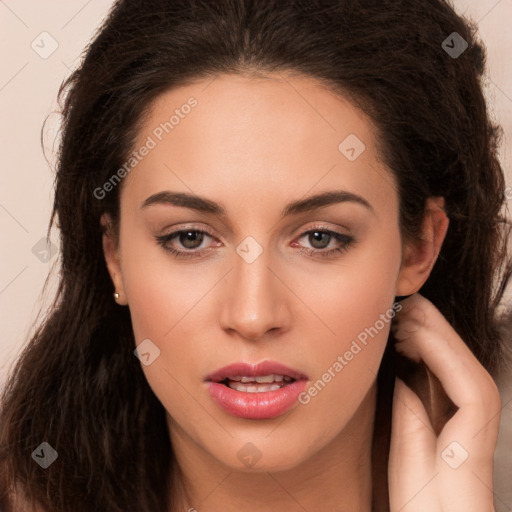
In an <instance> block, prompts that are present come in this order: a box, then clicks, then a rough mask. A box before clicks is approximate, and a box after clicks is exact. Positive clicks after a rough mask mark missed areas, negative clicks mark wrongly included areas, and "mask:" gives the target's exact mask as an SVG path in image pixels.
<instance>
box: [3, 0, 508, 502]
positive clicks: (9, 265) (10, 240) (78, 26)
mask: <svg viewBox="0 0 512 512" xmlns="http://www.w3.org/2000/svg"><path fill="white" fill-rule="evenodd" d="M418 1H421V0H418ZM111 4H112V2H111V1H109V0H89V1H85V0H46V1H45V2H41V1H36V0H18V1H15V0H0V54H1V61H0V62H1V67H0V120H1V122H0V155H1V158H0V168H1V172H0V233H1V243H0V325H1V329H0V387H1V386H2V383H3V382H4V381H5V376H6V373H7V371H8V369H9V366H10V365H11V364H12V362H13V361H14V360H15V358H16V356H17V354H18V353H19V351H20V349H21V348H22V346H23V344H24V343H25V341H26V340H27V336H28V334H29V333H30V326H31V323H32V321H33V320H34V319H35V316H36V313H37V311H38V310H39V309H40V307H42V306H43V307H44V305H45V304H47V303H48V302H49V298H47V299H46V301H43V300H41V297H40V292H41V289H42V286H43V284H44V281H45V279H46V277H47V274H48V272H49V270H50V269H51V268H52V266H55V264H56V262H57V259H58V258H57V257H56V253H57V251H58V247H57V246H55V247H51V248H50V250H49V249H48V247H46V245H45V243H44V241H42V240H41V239H42V238H43V237H44V236H45V235H46V230H47V225H48V221H49V215H50V210H51V201H52V181H53V176H52V172H51V170H50V167H49V165H48V163H47V162H46V160H45V158H44V156H43V152H42V149H41V145H40V130H41V127H42V124H43V122H44V120H45V118H46V117H47V116H48V115H49V114H51V113H52V112H54V111H55V110H56V108H57V106H56V101H55V99H56V94H57V90H58V87H59V85H60V83H61V81H62V80H63V79H64V78H65V77H66V76H67V75H68V74H69V72H70V70H71V69H72V68H73V67H74V66H75V65H76V64H77V62H78V59H79V56H80V53H81V52H82V50H83V49H84V47H85V45H86V43H87V41H88V40H89V39H90V37H91V35H92V34H93V32H94V30H95V28H96V27H97V26H98V24H99V22H100V21H101V19H102V18H103V16H104V15H105V14H106V12H107V10H108V9H109V7H110V6H111ZM455 6H456V8H457V10H458V11H459V12H460V13H464V14H466V15H469V16H471V17H472V18H473V19H474V20H475V21H477V22H478V25H479V29H480V34H481V37H482V39H483V40H484V41H485V42H486V44H487V48H488V64H489V77H488V83H487V87H486V94H487V96H488V99H489V104H490V106H491V108H492V110H493V111H494V113H495V114H494V115H495V116H496V118H497V119H498V120H499V122H500V123H501V124H502V126H503V128H504V130H505V139H504V147H503V149H502V153H501V157H502V162H503V164H504V167H505V169H506V170H507V173H508V185H509V186H511V187H512V173H511V163H512V65H511V61H512V31H511V30H510V20H512V0H455ZM447 35H448V34H447ZM57 127H58V115H57V114H55V113H54V114H52V115H50V117H49V119H48V123H47V129H46V136H45V147H46V151H47V157H48V158H49V160H50V164H51V163H53V156H52V154H51V149H52V143H53V140H54V137H55V131H56V128H57ZM509 197H510V198H511V199H512V188H510V189H509ZM52 239H53V241H54V243H55V244H56V243H57V241H58V237H57V235H56V233H54V234H53V236H52ZM57 272H58V268H55V269H54V276H55V275H56V274H57ZM54 284H55V279H52V280H50V285H51V286H50V288H49V291H50V295H51V292H52V289H53V288H52V286H53V285H54ZM509 296H510V294H509ZM503 396H504V398H506V400H509V399H512V395H510V394H509V391H507V390H506V389H504V388H503ZM504 405H505V407H504V412H503V418H504V419H503V425H504V427H503V429H502V434H501V436H502V438H501V440H500V443H501V444H500V447H502V449H500V450H498V451H497V453H498V455H499V454H501V455H499V456H498V459H500V457H501V459H503V460H504V461H505V458H506V459H507V462H508V461H509V460H510V459H511V455H510V453H511V451H510V450H511V441H510V438H511V437H512V428H511V424H512V420H510V419H508V418H509V417H510V416H512V402H511V403H508V402H506V401H505V400H504ZM505 436H507V437H505ZM507 443H508V444H507ZM503 464H504V463H503ZM503 468H504V469H502V470H501V472H502V477H501V478H502V479H504V480H503V481H504V482H506V481H507V479H508V481H512V469H511V464H510V463H508V465H507V466H506V467H505V464H504V466H503ZM498 487H499V486H498ZM497 492H498V493H499V494H500V498H502V499H500V502H502V505H501V506H502V510H503V511H504V510H511V509H512V498H511V496H510V494H507V491H506V490H505V484H503V485H502V486H501V488H497Z"/></svg>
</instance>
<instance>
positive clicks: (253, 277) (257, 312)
mask: <svg viewBox="0 0 512 512" xmlns="http://www.w3.org/2000/svg"><path fill="white" fill-rule="evenodd" d="M269 263H270V261H269V258H268V255H267V253H266V251H263V253H262V254H261V255H260V256H259V257H258V258H257V259H256V260H255V261H253V262H251V263H248V262H247V261H245V260H244V259H243V258H241V257H239V256H238V255H235V258H234V267H233V269H232V270H231V272H229V273H228V274H227V276H226V277H225V278H224V279H225V284H224V286H225V293H226V295H225V297H226V299H225V300H223V301H222V302H223V304H222V311H221V315H220V318H221V320H220V321H221V326H222V328H223V329H224V330H225V331H226V332H228V333H230V334H231V335H234V334H238V335H239V336H240V337H242V338H244V339H247V340H251V341H257V340H261V339H264V338H265V337H268V336H269V334H268V333H273V335H276V334H278V333H279V331H283V330H287V328H288V325H289V318H290V315H289V310H288V304H287V292H288V294H289V293H290V291H289V290H287V288H286V286H285V285H284V284H283V282H282V280H281V279H282V278H281V279H280V278H279V272H278V271H276V270H274V269H272V268H271V267H270V265H269Z"/></svg>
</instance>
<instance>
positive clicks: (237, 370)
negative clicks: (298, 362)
mask: <svg viewBox="0 0 512 512" xmlns="http://www.w3.org/2000/svg"><path fill="white" fill-rule="evenodd" d="M271 374H274V375H283V376H288V377H291V378H292V379H295V380H302V379H304V380H309V378H308V377H307V375H304V374H303V373H302V372H299V371H298V370H294V369H293V368H290V367H288V366H286V365H284V364H281V363H277V362H275V361H262V362H261V363H258V364H250V363H243V362H240V363H233V364H229V365H227V366H224V367H222V368H219V369H218V370H215V371H214V372H213V373H210V375H208V376H207V377H206V379H205V380H207V381H213V382H222V381H223V380H226V379H227V378H229V377H238V376H242V377H243V376H245V377H262V376H264V375H271Z"/></svg>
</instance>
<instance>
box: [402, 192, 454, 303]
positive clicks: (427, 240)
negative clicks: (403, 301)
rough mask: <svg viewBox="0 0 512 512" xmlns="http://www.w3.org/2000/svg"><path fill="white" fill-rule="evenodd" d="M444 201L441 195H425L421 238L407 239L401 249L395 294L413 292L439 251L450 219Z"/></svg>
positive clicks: (423, 281)
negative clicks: (425, 201)
mask: <svg viewBox="0 0 512 512" xmlns="http://www.w3.org/2000/svg"><path fill="white" fill-rule="evenodd" d="M444 205H445V201H444V198H443V197H429V198H428V199H427V204H426V208H425V218H424V221H423V226H422V233H421V239H420V240H416V241H414V242H410V243H408V244H407V245H406V247H405V249H404V257H403V261H402V267H401V269H400V273H399V275H398V280H397V288H396V295H410V294H412V293H415V292H417V291H418V290H419V289H420V288H421V287H422V286H423V284H424V283H425V281H426V280H427V279H428V277H429V275H430V272H431V271H432V268H433V267H434V264H435V262H436V260H437V257H438V256H439V253H440V251H441V246H442V244H443V241H444V239H445V236H446V233H447V231H448V225H449V222H450V221H449V219H448V216H447V215H446V211H445V209H444Z"/></svg>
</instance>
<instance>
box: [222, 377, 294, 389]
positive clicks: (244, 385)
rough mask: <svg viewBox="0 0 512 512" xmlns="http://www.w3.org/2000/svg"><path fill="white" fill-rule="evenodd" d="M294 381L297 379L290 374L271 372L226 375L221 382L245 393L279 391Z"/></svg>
mask: <svg viewBox="0 0 512 512" xmlns="http://www.w3.org/2000/svg"><path fill="white" fill-rule="evenodd" d="M294 381H295V379H294V378H293V377H289V376H288V375H275V374H270V375H262V376H260V377H246V376H241V375H237V376H233V377H226V378H225V379H224V380H222V381H220V383H221V384H224V385H225V386H227V387H228V388H231V389H234V390H235V391H242V392H244V393H264V392H266V391H277V390H278V389H281V388H283V387H285V386H288V385H289V384H291V383H292V382H294Z"/></svg>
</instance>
